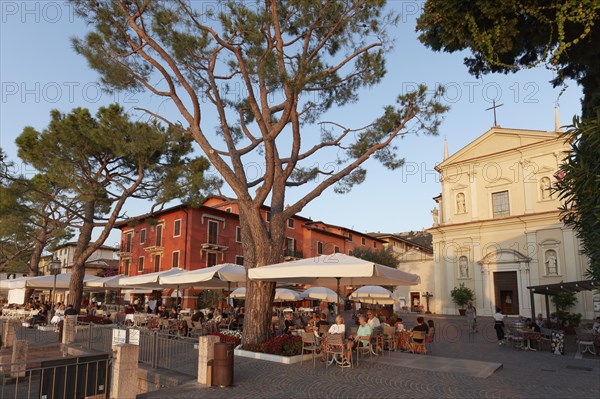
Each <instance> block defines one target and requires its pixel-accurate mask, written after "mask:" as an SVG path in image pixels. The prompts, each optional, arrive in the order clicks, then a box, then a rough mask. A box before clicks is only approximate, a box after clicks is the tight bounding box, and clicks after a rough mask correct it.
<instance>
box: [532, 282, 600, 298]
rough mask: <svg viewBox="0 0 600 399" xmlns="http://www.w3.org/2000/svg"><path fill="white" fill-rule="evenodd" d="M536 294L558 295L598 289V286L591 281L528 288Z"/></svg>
mask: <svg viewBox="0 0 600 399" xmlns="http://www.w3.org/2000/svg"><path fill="white" fill-rule="evenodd" d="M527 288H528V289H529V290H531V291H532V292H533V293H534V294H541V295H557V294H560V293H563V292H581V291H592V290H595V289H598V284H595V283H594V282H593V281H591V280H582V281H569V282H567V283H556V284H543V285H533V286H530V287H527Z"/></svg>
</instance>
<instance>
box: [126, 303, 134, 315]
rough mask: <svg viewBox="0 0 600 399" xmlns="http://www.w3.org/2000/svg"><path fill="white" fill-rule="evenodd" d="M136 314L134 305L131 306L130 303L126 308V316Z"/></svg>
mask: <svg viewBox="0 0 600 399" xmlns="http://www.w3.org/2000/svg"><path fill="white" fill-rule="evenodd" d="M134 313H135V308H134V307H133V305H131V304H130V303H128V304H127V305H126V306H125V314H134Z"/></svg>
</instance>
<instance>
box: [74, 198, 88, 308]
mask: <svg viewBox="0 0 600 399" xmlns="http://www.w3.org/2000/svg"><path fill="white" fill-rule="evenodd" d="M93 220H94V203H93V202H88V203H86V204H85V206H84V222H83V225H82V226H81V228H80V229H79V238H78V239H77V247H76V248H75V254H74V256H73V269H72V274H71V281H69V304H71V305H73V307H74V308H75V310H77V311H79V309H80V307H81V300H82V299H83V278H84V276H85V261H86V260H87V258H86V257H84V251H85V249H86V248H87V247H88V245H89V243H90V241H91V240H92V231H93V229H94V226H93Z"/></svg>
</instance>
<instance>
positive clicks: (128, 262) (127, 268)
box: [124, 259, 131, 276]
mask: <svg viewBox="0 0 600 399" xmlns="http://www.w3.org/2000/svg"><path fill="white" fill-rule="evenodd" d="M130 264H131V262H130V261H129V259H127V260H126V261H125V266H124V268H125V275H126V276H129V265H130Z"/></svg>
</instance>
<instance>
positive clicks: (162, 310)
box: [158, 305, 170, 319]
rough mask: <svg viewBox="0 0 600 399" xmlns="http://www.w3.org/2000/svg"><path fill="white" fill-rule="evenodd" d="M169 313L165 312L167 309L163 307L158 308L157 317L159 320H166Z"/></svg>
mask: <svg viewBox="0 0 600 399" xmlns="http://www.w3.org/2000/svg"><path fill="white" fill-rule="evenodd" d="M169 316H170V315H169V311H168V310H167V308H165V306H164V305H161V306H160V309H159V311H158V317H160V318H161V319H168V318H169Z"/></svg>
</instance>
